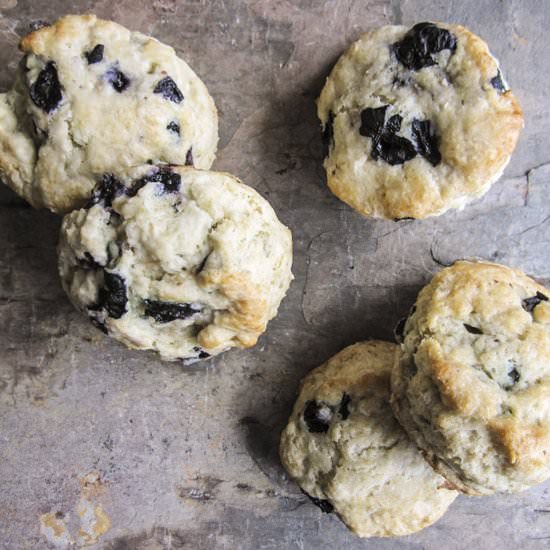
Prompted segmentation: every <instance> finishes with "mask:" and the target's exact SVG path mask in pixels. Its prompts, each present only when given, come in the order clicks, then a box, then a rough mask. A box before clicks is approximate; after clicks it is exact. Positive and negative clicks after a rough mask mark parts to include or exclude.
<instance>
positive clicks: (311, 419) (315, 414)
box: [304, 401, 332, 433]
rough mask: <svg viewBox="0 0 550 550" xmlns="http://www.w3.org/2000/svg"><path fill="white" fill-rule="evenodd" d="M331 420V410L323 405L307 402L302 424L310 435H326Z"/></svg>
mask: <svg viewBox="0 0 550 550" xmlns="http://www.w3.org/2000/svg"><path fill="white" fill-rule="evenodd" d="M331 420H332V408H331V407H329V406H328V405H326V404H324V403H318V402H317V401H308V402H307V403H306V406H305V408H304V422H305V423H306V425H307V427H308V430H309V431H310V432H312V433H326V432H327V431H328V428H329V426H330V421H331Z"/></svg>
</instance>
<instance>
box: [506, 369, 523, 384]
mask: <svg viewBox="0 0 550 550" xmlns="http://www.w3.org/2000/svg"><path fill="white" fill-rule="evenodd" d="M508 376H509V377H510V378H511V380H512V385H514V384H517V383H518V382H519V379H520V378H521V376H520V374H519V372H518V370H517V369H516V368H515V367H514V368H513V369H512V370H511V371H510V372H508Z"/></svg>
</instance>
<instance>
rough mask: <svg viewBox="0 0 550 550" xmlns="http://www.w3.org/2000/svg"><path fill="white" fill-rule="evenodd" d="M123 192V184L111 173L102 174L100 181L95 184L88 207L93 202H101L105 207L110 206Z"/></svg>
mask: <svg viewBox="0 0 550 550" xmlns="http://www.w3.org/2000/svg"><path fill="white" fill-rule="evenodd" d="M123 193H124V184H123V183H122V182H121V181H120V180H119V179H117V178H116V177H115V176H113V174H103V177H102V178H101V181H100V182H99V183H98V184H97V185H96V186H95V188H94V190H93V193H92V198H91V199H90V202H89V203H88V208H91V207H92V206H93V205H94V204H98V203H102V204H103V206H104V207H105V208H110V207H111V206H112V204H113V201H114V200H115V198H116V197H118V196H119V195H122V194H123Z"/></svg>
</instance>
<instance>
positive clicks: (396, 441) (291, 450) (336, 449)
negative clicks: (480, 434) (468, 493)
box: [280, 341, 457, 537]
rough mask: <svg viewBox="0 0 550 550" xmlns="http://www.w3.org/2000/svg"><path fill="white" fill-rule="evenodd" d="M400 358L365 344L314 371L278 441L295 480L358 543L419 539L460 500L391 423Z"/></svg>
mask: <svg viewBox="0 0 550 550" xmlns="http://www.w3.org/2000/svg"><path fill="white" fill-rule="evenodd" d="M397 351H398V346H396V345H395V344H391V343H388V342H378V341H370V342H361V343H358V344H355V345H353V346H349V347H347V348H345V349H344V350H342V351H341V352H340V353H338V354H337V355H335V356H334V357H333V358H332V359H330V360H329V361H328V362H327V363H325V364H324V365H322V366H321V367H319V368H317V369H315V370H313V371H312V372H311V373H310V374H308V376H307V377H306V378H305V379H304V381H303V382H302V386H301V390H300V394H299V396H298V400H297V401H296V404H295V405H294V410H293V412H292V416H291V417H290V420H289V422H288V425H287V427H286V428H285V430H284V431H283V434H282V438H281V445H280V455H281V460H282V462H283V465H284V466H285V468H286V469H287V470H288V472H289V474H290V475H291V477H292V478H294V479H295V480H296V482H297V483H298V484H299V485H300V487H301V488H302V490H303V491H304V492H305V493H306V494H308V495H309V496H310V497H311V498H312V500H313V501H314V502H315V503H316V504H317V505H318V506H320V507H321V509H323V510H324V511H326V512H329V511H333V510H334V511H335V512H336V513H337V514H338V516H339V517H340V518H341V519H342V520H343V521H344V522H345V523H346V525H347V526H348V527H349V528H350V529H351V530H352V531H354V532H355V533H356V534H357V535H359V536H361V537H373V536H378V537H388V536H397V535H406V534H408V533H414V532H415V531H419V530H420V529H422V528H423V527H426V526H428V525H430V524H432V523H434V522H435V521H437V520H438V519H439V518H440V517H441V516H442V515H443V514H444V513H445V511H446V510H447V508H448V506H449V505H450V504H451V502H452V501H453V500H454V499H455V497H456V495H457V493H456V491H454V490H451V489H449V488H448V486H447V483H446V481H445V479H444V478H442V477H441V476H439V475H438V474H436V473H435V472H434V471H433V470H432V469H431V468H430V466H429V464H428V463H427V462H426V461H425V460H424V459H423V458H422V455H421V454H420V453H419V452H418V449H417V448H416V446H415V445H414V443H412V441H410V439H409V438H408V437H407V435H406V433H405V432H404V431H403V430H402V428H401V427H400V426H399V424H398V423H397V421H396V420H395V419H394V417H393V415H392V411H391V408H390V404H389V397H390V372H391V368H392V365H393V363H394V360H395V357H396V353H397Z"/></svg>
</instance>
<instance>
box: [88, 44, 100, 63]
mask: <svg viewBox="0 0 550 550" xmlns="http://www.w3.org/2000/svg"><path fill="white" fill-rule="evenodd" d="M104 49H105V46H104V45H103V44H96V45H95V46H94V48H93V50H91V51H89V52H84V57H85V58H86V59H87V60H88V65H93V64H94V63H99V62H100V61H102V60H103V50H104Z"/></svg>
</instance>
